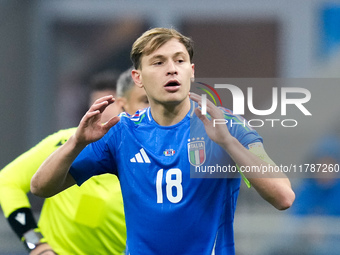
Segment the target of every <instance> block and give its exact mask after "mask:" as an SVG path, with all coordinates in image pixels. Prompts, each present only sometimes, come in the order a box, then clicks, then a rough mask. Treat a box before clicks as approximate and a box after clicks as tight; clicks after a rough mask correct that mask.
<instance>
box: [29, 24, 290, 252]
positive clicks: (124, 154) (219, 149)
mask: <svg viewBox="0 0 340 255" xmlns="http://www.w3.org/2000/svg"><path fill="white" fill-rule="evenodd" d="M192 57H193V47H192V41H191V39H190V38H188V37H186V36H184V35H182V34H180V33H179V32H177V31H176V30H174V29H167V28H154V29H151V30H148V31H146V32H145V33H144V34H143V35H141V37H139V38H138V39H137V40H136V41H135V43H134V44H133V46H132V51H131V59H132V61H133V64H134V68H135V69H134V70H133V71H132V77H133V79H134V81H135V83H136V84H137V85H138V86H140V87H143V88H144V89H145V91H146V93H147V95H148V99H149V102H150V107H149V108H147V109H146V110H143V111H139V112H138V113H137V114H136V115H135V116H132V117H131V118H129V117H126V116H121V117H120V118H119V117H113V118H111V119H110V120H109V121H108V122H107V123H106V124H105V125H101V123H100V116H101V113H102V112H103V111H104V110H105V108H106V107H107V106H108V105H110V104H112V103H113V97H112V96H107V97H103V98H101V99H99V100H97V101H96V102H95V103H94V104H93V105H92V106H91V107H90V109H89V111H88V112H87V113H86V114H85V115H84V117H83V118H82V120H81V121H80V124H79V126H78V129H77V131H76V133H75V135H73V136H72V137H71V138H70V139H69V140H68V141H67V142H66V143H65V144H64V145H63V146H62V147H60V148H59V149H58V150H57V151H56V153H54V154H53V155H52V156H51V157H49V158H48V159H47V160H46V161H45V162H44V163H43V164H42V165H41V167H40V168H39V170H38V171H37V172H36V174H35V176H34V177H33V178H32V181H31V190H32V192H33V193H34V194H36V195H39V196H43V197H49V196H53V195H54V194H56V193H58V192H60V191H62V190H64V189H66V188H67V187H70V186H72V185H74V184H75V183H77V184H78V185H81V184H82V183H84V182H85V181H86V180H87V179H89V178H90V177H92V176H94V175H99V174H104V173H111V174H114V175H117V176H118V177H119V181H120V184H121V188H122V194H123V200H124V210H125V218H126V227H127V250H128V254H132V255H136V254H171V255H173V254H194V255H197V254H201V255H202V254H207V255H208V254H209V255H210V254H212V253H215V254H235V248H234V237H233V219H234V212H235V206H236V200H237V196H238V192H239V187H240V178H209V179H208V178H191V177H190V165H192V166H195V165H199V164H200V163H202V162H201V160H202V161H203V160H204V161H205V162H204V164H207V165H216V164H219V165H230V164H237V165H238V166H239V167H240V169H241V168H242V167H246V166H257V167H259V168H261V166H264V165H268V163H266V162H265V161H264V160H262V158H263V159H265V160H266V161H270V160H269V157H268V156H267V154H266V153H265V151H264V149H263V146H262V138H261V137H260V136H259V135H258V134H257V133H256V132H255V131H254V130H247V129H245V128H244V127H243V126H242V125H235V126H233V127H231V126H230V125H229V124H227V125H218V126H216V127H213V124H212V119H221V118H224V117H225V118H230V117H233V116H232V115H231V114H230V113H228V111H225V110H223V109H220V108H218V107H216V106H214V105H213V104H212V103H211V102H208V103H207V113H208V114H209V115H210V117H209V118H207V116H205V115H202V113H201V111H200V109H199V107H197V104H200V102H201V99H200V96H198V95H193V94H190V98H189V90H190V82H191V81H190V80H191V78H193V77H194V64H193V63H192ZM191 133H192V134H193V135H194V136H193V135H192V134H191ZM196 141H204V142H201V143H195V142H196ZM200 148H202V151H203V153H202V156H203V159H201V158H200V156H198V158H196V157H193V158H191V157H189V156H190V154H191V153H189V152H190V151H191V150H196V149H200ZM203 148H204V149H203ZM255 148H256V149H255ZM252 151H253V152H254V153H252ZM255 153H256V154H257V155H255ZM194 154H198V155H201V153H200V152H199V153H196V152H195V153H194ZM194 158H195V160H194ZM261 176H262V175H261ZM225 177H229V175H228V173H226V175H225ZM247 177H249V181H250V183H251V184H252V185H253V187H254V188H255V189H256V190H257V191H258V193H260V195H261V196H262V197H263V198H264V199H266V200H267V201H268V202H270V203H271V204H272V205H273V206H275V207H276V208H277V209H280V210H283V209H286V208H288V207H290V206H291V204H292V203H293V200H294V198H295V195H294V192H293V191H292V189H291V185H290V182H289V180H288V179H287V178H286V177H285V175H283V174H282V175H281V174H280V175H279V177H281V178H269V177H270V176H262V177H268V178H255V177H257V176H256V175H254V176H249V175H248V176H247ZM276 177H278V176H276Z"/></svg>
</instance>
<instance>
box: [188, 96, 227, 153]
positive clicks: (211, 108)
mask: <svg viewBox="0 0 340 255" xmlns="http://www.w3.org/2000/svg"><path fill="white" fill-rule="evenodd" d="M189 96H190V98H191V100H193V101H195V102H197V103H198V105H199V106H200V107H202V97H201V96H199V95H197V94H195V93H192V92H190V94H189ZM195 114H196V115H197V117H198V118H199V119H200V120H201V121H202V122H203V124H204V127H205V131H206V132H207V134H208V136H209V138H210V139H211V140H213V141H214V142H216V143H217V144H219V145H221V146H222V147H223V145H225V143H227V142H228V140H230V138H232V136H231V134H230V132H229V130H228V127H227V125H221V124H216V123H217V122H214V120H217V119H219V120H224V114H223V112H222V110H221V109H220V108H218V107H217V106H215V105H214V104H213V103H212V102H211V101H209V100H208V99H207V114H209V115H210V116H211V120H209V119H208V118H207V116H206V115H203V114H202V110H201V109H199V108H196V109H195ZM220 122H221V121H220ZM220 122H219V123H220Z"/></svg>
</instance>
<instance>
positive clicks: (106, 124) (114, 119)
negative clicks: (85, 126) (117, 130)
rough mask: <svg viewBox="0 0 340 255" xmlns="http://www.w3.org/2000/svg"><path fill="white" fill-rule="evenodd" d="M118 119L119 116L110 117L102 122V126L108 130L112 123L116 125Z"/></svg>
mask: <svg viewBox="0 0 340 255" xmlns="http://www.w3.org/2000/svg"><path fill="white" fill-rule="evenodd" d="M119 120H120V117H119V116H114V117H112V118H111V119H109V120H108V121H107V122H106V123H104V124H103V128H104V129H105V130H106V131H109V129H110V128H112V127H113V126H114V125H116V124H117V123H118V122H119Z"/></svg>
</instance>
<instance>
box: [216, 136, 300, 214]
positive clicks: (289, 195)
mask: <svg viewBox="0 0 340 255" xmlns="http://www.w3.org/2000/svg"><path fill="white" fill-rule="evenodd" d="M220 145H221V146H222V147H223V148H224V149H225V150H226V151H227V152H228V154H229V155H230V156H231V158H232V159H233V160H234V162H235V163H236V164H237V165H238V166H239V167H241V166H258V167H259V168H260V167H261V166H262V167H263V166H266V165H267V166H268V165H269V163H267V162H265V161H263V160H262V159H260V158H259V157H258V156H256V155H255V154H253V153H252V152H250V151H249V150H247V149H246V148H244V147H243V146H242V144H240V142H238V141H237V139H236V138H234V137H229V138H228V140H225V141H224V142H223V143H222V144H220ZM244 175H245V176H246V177H247V178H248V180H249V181H250V183H251V184H252V186H253V187H254V188H255V189H256V191H257V192H258V193H259V194H260V195H261V196H262V197H263V198H264V199H265V200H266V201H268V202H269V203H270V204H272V205H273V206H274V207H275V208H277V209H279V210H285V209H287V208H289V207H290V206H291V205H292V203H293V201H294V199H295V194H294V192H293V190H292V189H291V184H290V181H289V180H288V178H287V177H286V175H285V174H284V173H281V172H279V173H270V172H266V173H265V174H264V173H263V172H262V171H259V172H250V173H246V172H244Z"/></svg>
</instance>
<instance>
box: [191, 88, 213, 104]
mask: <svg viewBox="0 0 340 255" xmlns="http://www.w3.org/2000/svg"><path fill="white" fill-rule="evenodd" d="M190 99H191V100H193V101H195V102H196V103H198V105H199V106H200V107H202V96H200V95H198V94H196V93H192V92H190ZM206 102H207V107H214V106H215V105H214V104H213V102H211V101H210V100H209V99H206Z"/></svg>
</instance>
